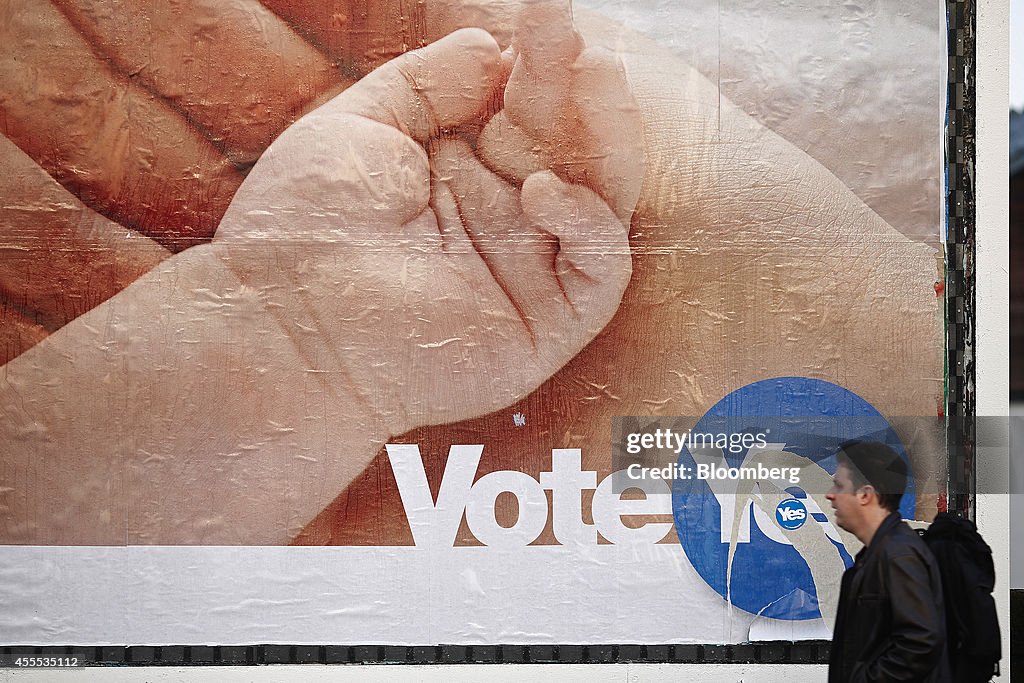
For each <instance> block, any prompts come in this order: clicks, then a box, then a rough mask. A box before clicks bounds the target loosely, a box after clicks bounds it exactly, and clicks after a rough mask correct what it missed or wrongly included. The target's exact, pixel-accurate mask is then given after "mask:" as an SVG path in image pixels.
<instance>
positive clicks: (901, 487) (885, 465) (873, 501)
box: [825, 441, 907, 540]
mask: <svg viewBox="0 0 1024 683" xmlns="http://www.w3.org/2000/svg"><path fill="white" fill-rule="evenodd" d="M837 457H838V460H839V468H838V469H837V470H836V474H835V476H834V477H833V478H832V481H833V485H832V490H831V491H829V492H828V494H827V495H826V496H825V497H826V498H827V499H828V500H829V501H831V502H832V507H833V509H834V510H835V513H836V523H837V524H839V526H840V527H842V528H843V529H846V530H847V531H849V532H851V533H853V534H855V535H857V536H858V537H860V536H861V535H862V532H864V531H870V533H868V534H867V537H868V538H870V536H871V535H873V534H874V531H875V529H876V528H877V523H878V522H879V521H880V520H881V519H883V518H884V517H885V516H886V515H888V514H889V513H890V512H896V511H898V510H899V505H900V499H901V498H902V497H903V492H904V491H905V490H906V488H907V464H906V463H905V462H904V461H903V459H902V458H901V457H900V456H899V454H897V453H896V451H894V450H893V449H892V448H890V447H889V446H886V445H885V444H883V443H879V442H877V441H848V442H846V443H844V444H842V445H841V446H840V447H839V453H838V456H837ZM862 540H863V539H862Z"/></svg>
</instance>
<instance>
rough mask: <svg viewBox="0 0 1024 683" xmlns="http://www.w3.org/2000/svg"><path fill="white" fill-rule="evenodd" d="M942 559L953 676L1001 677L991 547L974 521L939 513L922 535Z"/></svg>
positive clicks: (968, 678)
mask: <svg viewBox="0 0 1024 683" xmlns="http://www.w3.org/2000/svg"><path fill="white" fill-rule="evenodd" d="M921 536H922V538H924V541H925V543H926V544H927V545H928V549H929V550H931V551H932V554H933V555H934V556H935V559H936V560H937V561H938V565H939V573H940V574H941V576H942V597H943V600H944V601H945V603H946V641H947V644H946V646H947V650H948V653H949V663H950V667H951V669H952V671H953V680H954V681H957V682H958V683H959V682H960V681H963V682H965V683H974V682H975V681H977V682H978V683H982V682H985V681H989V680H991V678H992V676H998V675H999V660H1000V659H1001V658H1002V640H1001V638H1000V634H999V621H998V619H997V617H996V603H995V600H993V599H992V589H993V587H994V586H995V582H996V572H995V567H994V566H993V564H992V549H991V548H990V547H989V546H988V544H987V543H985V541H984V540H983V539H982V538H981V535H980V534H978V528H977V527H976V526H975V525H974V523H973V522H971V521H969V520H966V519H961V518H959V517H957V516H956V515H953V514H951V513H948V512H940V513H939V514H938V515H936V517H935V521H933V522H932V524H931V526H929V527H928V529H927V530H926V531H925V532H924V533H923V534H922V535H921Z"/></svg>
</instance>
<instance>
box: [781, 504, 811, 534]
mask: <svg viewBox="0 0 1024 683" xmlns="http://www.w3.org/2000/svg"><path fill="white" fill-rule="evenodd" d="M775 521H777V522H778V523H779V526H781V527H782V528H783V529H785V530H786V531H793V530H794V529H799V528H800V527H802V526H803V525H804V522H806V521H807V508H806V507H804V504H803V503H801V502H800V501H799V500H798V499H796V498H790V499H789V500H784V501H782V502H781V503H779V505H778V507H776V508H775Z"/></svg>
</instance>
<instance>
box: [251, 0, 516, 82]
mask: <svg viewBox="0 0 1024 683" xmlns="http://www.w3.org/2000/svg"><path fill="white" fill-rule="evenodd" d="M262 2H263V4H264V5H266V6H267V7H269V8H270V9H271V10H273V11H274V13H275V14H277V15H278V16H280V17H282V18H283V19H285V20H286V21H288V22H289V24H291V25H292V27H293V28H294V29H295V30H296V31H298V32H299V33H301V34H302V35H303V36H304V37H305V38H306V39H307V40H309V41H311V42H312V43H313V44H314V45H316V46H317V47H318V48H319V49H320V50H322V51H323V52H324V54H326V55H328V56H329V57H330V58H331V59H333V60H335V61H337V62H339V63H340V64H341V65H342V66H343V67H344V68H346V69H347V70H348V72H349V73H351V74H353V75H362V74H366V73H368V72H370V71H372V70H373V69H375V68H377V67H378V66H380V65H381V64H384V63H385V62H388V61H390V60H392V59H394V58H395V57H397V56H399V55H401V54H404V53H406V52H408V51H409V50H413V49H416V48H420V47H423V46H424V45H428V44H430V43H432V42H434V41H436V40H439V39H440V38H443V37H444V36H446V35H448V34H449V33H452V32H454V31H457V30H458V29H461V28H482V29H484V30H486V31H487V32H488V33H490V34H491V35H493V36H494V37H495V39H496V40H497V41H498V43H499V44H500V45H502V46H505V45H508V43H509V41H510V40H511V36H512V25H513V21H514V17H515V16H516V14H517V13H518V9H519V6H520V4H521V0H428V1H427V2H408V1H407V0H321V1H319V2H309V0H262Z"/></svg>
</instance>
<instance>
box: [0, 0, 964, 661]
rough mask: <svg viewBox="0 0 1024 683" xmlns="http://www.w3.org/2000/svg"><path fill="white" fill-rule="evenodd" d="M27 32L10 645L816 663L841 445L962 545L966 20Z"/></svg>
mask: <svg viewBox="0 0 1024 683" xmlns="http://www.w3.org/2000/svg"><path fill="white" fill-rule="evenodd" d="M0 15H2V19H3V21H2V22H0V71H2V79H0V80H2V83H3V87H2V90H0V108H2V117H0V127H2V132H3V135H4V137H3V138H2V139H0V154H2V162H0V163H2V168H3V173H2V174H0V176H2V177H0V188H2V189H0V192H2V199H3V201H2V202H0V225H2V226H3V232H2V239H0V246H2V250H3V251H2V256H0V294H2V298H0V306H2V308H0V312H2V328H0V335H2V337H0V338H2V340H3V346H2V348H0V352H2V354H3V357H2V361H3V362H4V363H5V364H4V365H3V369H2V372H0V411H2V412H0V415H2V420H0V430H2V432H3V433H2V436H0V542H2V543H4V544H5V545H3V546H0V572H2V575H3V576H4V581H2V582H0V603H2V604H4V605H5V610H4V611H3V614H2V615H0V642H3V643H7V644H29V643H33V644H72V643H82V644H100V643H121V644H123V643H222V644H230V643H258V642H283V643H338V644H367V643H393V644H431V643H461V644H476V643H623V642H629V643H665V642H739V641H746V640H751V639H753V640H757V639H777V638H797V637H827V636H828V633H829V630H830V628H831V621H832V619H833V618H834V612H835V604H834V603H835V599H836V596H837V594H838V585H839V576H840V575H841V573H842V571H843V569H844V568H845V566H847V565H848V564H849V563H850V562H851V561H852V556H853V555H854V554H855V553H856V552H857V549H858V548H857V546H856V541H855V540H854V539H853V537H852V536H850V535H849V534H848V533H846V532H845V531H843V530H842V528H841V527H840V526H839V525H838V524H836V523H835V519H834V517H833V515H832V511H831V508H830V506H829V503H828V500H827V498H826V494H827V491H828V489H829V487H830V485H831V474H832V472H834V470H835V466H836V465H835V452H836V448H837V446H838V445H839V444H840V443H842V442H844V441H846V440H848V439H855V438H861V439H872V440H881V441H885V442H887V443H889V444H890V445H892V446H893V447H894V448H895V449H896V450H897V451H898V452H899V453H900V454H901V455H902V456H903V457H904V458H905V459H906V460H907V461H908V463H909V464H910V465H911V468H912V472H913V474H914V476H913V478H912V482H911V486H910V487H909V489H908V491H907V494H906V495H905V496H904V499H903V503H902V505H901V512H902V513H903V514H904V516H905V517H908V518H918V519H924V520H927V519H930V518H931V516H932V515H934V513H935V511H936V509H938V508H940V507H941V506H942V505H943V498H942V495H941V493H942V490H943V486H944V482H945V480H946V472H945V452H944V447H943V445H942V440H941V438H936V434H941V414H942V406H943V376H944V369H943V362H942V349H943V332H942V331H943V319H942V310H943V307H942V305H941V304H942V287H941V283H942V281H943V273H942V258H941V248H940V239H941V233H942V214H941V207H942V201H941V200H942V183H941V176H942V169H943V162H942V146H941V134H942V128H941V126H942V119H941V114H942V112H943V111H944V102H943V101H942V99H941V98H942V97H943V81H942V79H943V65H944V64H945V40H944V35H945V34H944V30H945V26H944V20H943V16H942V5H941V3H940V4H935V3H931V4H929V3H923V4H922V3H918V4H915V5H913V6H907V5H906V4H905V3H868V4H861V5H851V4H846V5H836V4H834V3H828V2H816V1H815V0H805V1H803V2H798V3H791V4H787V5H784V6H783V5H775V4H770V5H763V4H758V3H749V2H720V3H711V4H707V5H705V4H702V3H677V2H641V3H638V2H629V3H626V2H617V1H608V2H592V3H579V4H577V5H576V6H574V7H572V8H570V7H569V5H568V3H565V2H556V1H554V0H552V1H551V2H528V3H526V2H523V3H519V2H506V1H499V0H490V1H488V0H466V1H464V2H460V1H457V0H445V1H437V2H435V1H433V0H427V1H426V2H420V3H402V2H380V3H376V2H374V3H361V2H344V1H342V0H319V1H317V2H291V1H289V0H264V1H263V2H257V1H256V0H242V1H237V0H236V1H232V2H219V1H218V0H192V1H189V2H183V3H173V4H167V5H166V6H165V5H163V4H160V3H157V4H155V5H150V4H146V3H141V4H140V3H130V2H113V3H111V2H91V1H90V0H61V1H60V2H57V1H54V2H37V1H35V0H32V1H31V2H29V1H27V0H24V1H23V0H8V1H7V2H5V3H3V5H2V6H0ZM298 546H316V547H298Z"/></svg>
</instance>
